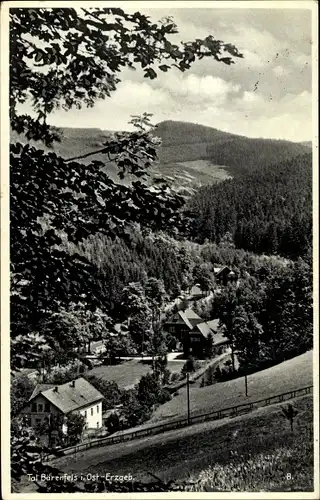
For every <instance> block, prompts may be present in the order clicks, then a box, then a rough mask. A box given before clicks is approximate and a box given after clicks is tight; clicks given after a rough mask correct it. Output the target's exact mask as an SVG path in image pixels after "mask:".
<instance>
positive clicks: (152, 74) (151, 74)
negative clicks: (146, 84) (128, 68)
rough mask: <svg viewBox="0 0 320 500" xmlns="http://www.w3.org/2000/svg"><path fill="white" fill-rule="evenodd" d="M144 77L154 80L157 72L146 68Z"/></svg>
mask: <svg viewBox="0 0 320 500" xmlns="http://www.w3.org/2000/svg"><path fill="white" fill-rule="evenodd" d="M144 77H145V78H150V79H151V80H154V79H155V78H157V73H156V72H155V71H154V69H152V68H148V69H147V70H146V72H145V74H144Z"/></svg>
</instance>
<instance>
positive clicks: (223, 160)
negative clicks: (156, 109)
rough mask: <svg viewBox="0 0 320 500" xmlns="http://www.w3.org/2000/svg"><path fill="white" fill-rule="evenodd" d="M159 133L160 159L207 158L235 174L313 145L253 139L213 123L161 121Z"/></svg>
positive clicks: (283, 157) (304, 150)
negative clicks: (224, 129) (220, 127)
mask: <svg viewBox="0 0 320 500" xmlns="http://www.w3.org/2000/svg"><path fill="white" fill-rule="evenodd" d="M156 135H157V136H159V137H161V139H162V147H161V150H160V159H161V162H163V163H170V162H173V161H174V162H178V161H192V160H196V159H206V160H210V161H211V163H212V164H214V165H224V166H226V167H228V170H229V173H230V174H231V175H233V176H237V175H241V174H242V172H243V171H244V170H247V169H251V168H255V167H259V168H260V167H262V166H264V165H268V164H271V163H275V162H279V161H282V160H286V159H290V158H294V157H295V156H297V155H300V154H303V153H308V152H310V145H309V144H307V143H296V142H290V141H283V140H276V139H252V138H249V137H245V136H241V135H236V134H230V133H227V132H222V131H221V130H217V129H215V128H212V127H205V126H203V125H198V124H195V123H185V122H178V121H164V122H161V123H159V124H158V126H157V129H156Z"/></svg>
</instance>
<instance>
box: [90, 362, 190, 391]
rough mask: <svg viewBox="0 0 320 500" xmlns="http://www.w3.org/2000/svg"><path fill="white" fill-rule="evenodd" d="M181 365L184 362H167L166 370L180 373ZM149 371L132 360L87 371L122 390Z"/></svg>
mask: <svg viewBox="0 0 320 500" xmlns="http://www.w3.org/2000/svg"><path fill="white" fill-rule="evenodd" d="M183 364H184V361H168V368H169V370H170V371H171V372H172V373H174V372H177V373H180V371H181V368H182V366H183ZM151 369H152V368H151V365H149V364H144V363H141V362H139V361H138V360H135V359H133V360H130V361H125V362H124V363H121V364H119V365H114V366H106V365H102V366H97V367H95V368H93V369H92V370H90V371H88V375H95V376H96V377H100V378H102V379H103V380H109V381H112V380H114V381H115V382H116V383H117V384H118V386H119V387H120V388H122V389H124V388H129V387H133V386H134V385H135V384H137V383H138V382H139V380H140V378H141V377H142V376H143V375H146V374H147V373H148V372H151Z"/></svg>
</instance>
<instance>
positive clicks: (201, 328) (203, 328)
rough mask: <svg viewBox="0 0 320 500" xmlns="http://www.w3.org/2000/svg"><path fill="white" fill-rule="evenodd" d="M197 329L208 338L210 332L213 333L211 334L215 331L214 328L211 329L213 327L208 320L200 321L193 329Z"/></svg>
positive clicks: (194, 330)
mask: <svg viewBox="0 0 320 500" xmlns="http://www.w3.org/2000/svg"><path fill="white" fill-rule="evenodd" d="M197 330H198V331H199V332H200V333H202V335H203V336H204V337H206V338H207V337H208V335H209V333H211V334H212V333H213V332H212V330H211V328H210V327H209V325H208V323H206V322H203V323H198V324H197V325H196V326H195V327H194V329H193V330H192V332H196V331H197ZM192 332H191V333H192Z"/></svg>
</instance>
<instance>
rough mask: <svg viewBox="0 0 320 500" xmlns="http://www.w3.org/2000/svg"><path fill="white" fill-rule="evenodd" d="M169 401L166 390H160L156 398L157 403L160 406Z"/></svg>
mask: <svg viewBox="0 0 320 500" xmlns="http://www.w3.org/2000/svg"><path fill="white" fill-rule="evenodd" d="M170 400H171V394H170V392H169V391H168V390H167V389H162V390H161V392H160V394H159V397H158V403H159V404H160V405H163V404H164V403H167V402H168V401H170Z"/></svg>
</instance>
